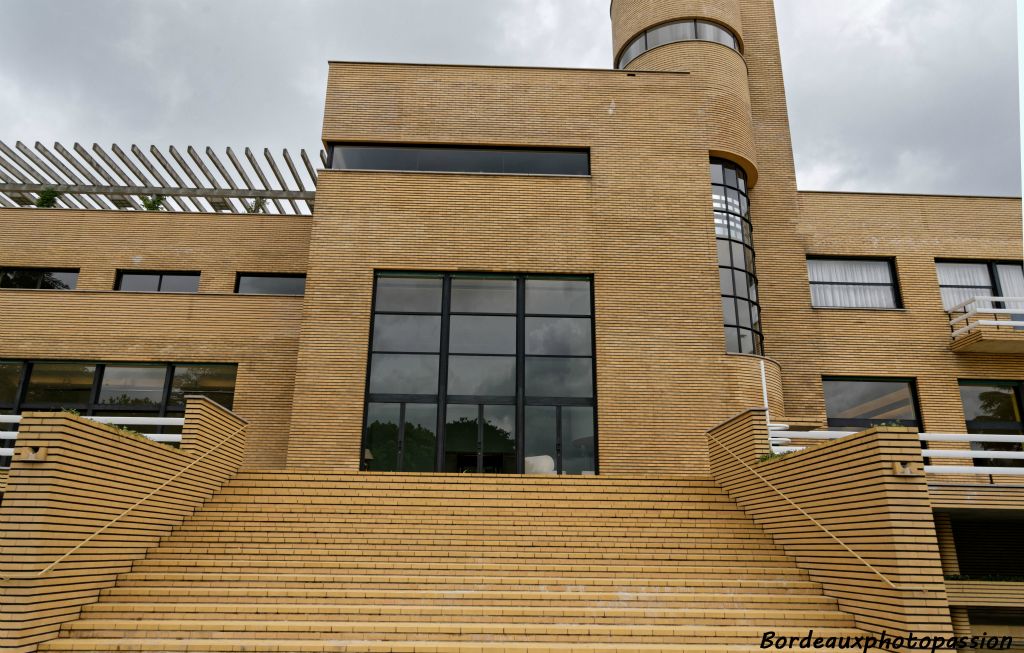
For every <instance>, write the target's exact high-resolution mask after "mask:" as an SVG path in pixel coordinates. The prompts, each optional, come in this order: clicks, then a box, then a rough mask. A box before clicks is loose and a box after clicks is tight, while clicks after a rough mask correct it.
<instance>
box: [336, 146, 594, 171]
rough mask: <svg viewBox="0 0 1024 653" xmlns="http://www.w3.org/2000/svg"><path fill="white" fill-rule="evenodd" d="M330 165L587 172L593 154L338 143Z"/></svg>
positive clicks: (347, 167)
mask: <svg viewBox="0 0 1024 653" xmlns="http://www.w3.org/2000/svg"><path fill="white" fill-rule="evenodd" d="M331 166H332V167H333V168H335V169H341V170H398V171H422V172H466V173H491V174H539V175H543V174H550V175H588V174H590V169H589V168H590V153H589V152H588V151H586V150H519V149H504V148H473V147H409V146H377V145H358V146H354V145H335V146H333V156H332V164H331Z"/></svg>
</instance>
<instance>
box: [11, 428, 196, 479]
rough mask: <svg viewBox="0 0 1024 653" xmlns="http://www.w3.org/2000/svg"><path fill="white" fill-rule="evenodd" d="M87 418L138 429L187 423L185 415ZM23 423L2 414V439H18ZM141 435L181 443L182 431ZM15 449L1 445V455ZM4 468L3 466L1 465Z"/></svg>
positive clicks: (153, 439) (171, 442) (166, 441)
mask: <svg viewBox="0 0 1024 653" xmlns="http://www.w3.org/2000/svg"><path fill="white" fill-rule="evenodd" d="M82 417H84V418H85V419H91V420H92V421H94V422H99V423H101V424H112V425H114V426H123V427H128V428H131V430H133V431H136V430H137V429H135V428H134V427H136V426H142V427H147V426H149V427H159V426H183V425H184V424H185V418H184V417H127V416H125V417H121V416H118V415H104V416H102V417H100V416H98V415H97V416H87V415H83V416H82ZM20 423H21V415H0V429H3V430H0V440H17V439H18V431H17V430H16V429H17V425H18V424H20ZM139 435H142V436H144V437H147V438H149V439H150V440H152V441H153V442H163V443H164V444H180V443H181V434H180V433H143V432H139ZM13 455H14V449H13V448H12V447H0V457H3V456H13ZM0 469H2V467H0Z"/></svg>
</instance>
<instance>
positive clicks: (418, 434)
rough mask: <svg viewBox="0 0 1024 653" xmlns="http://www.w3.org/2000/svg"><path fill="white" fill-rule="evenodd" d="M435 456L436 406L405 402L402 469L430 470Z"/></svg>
mask: <svg viewBox="0 0 1024 653" xmlns="http://www.w3.org/2000/svg"><path fill="white" fill-rule="evenodd" d="M436 456H437V406H436V405H435V404H406V405H405V430H404V431H403V433H402V471H403V472H432V471H434V467H435V462H436V461H435V458H436Z"/></svg>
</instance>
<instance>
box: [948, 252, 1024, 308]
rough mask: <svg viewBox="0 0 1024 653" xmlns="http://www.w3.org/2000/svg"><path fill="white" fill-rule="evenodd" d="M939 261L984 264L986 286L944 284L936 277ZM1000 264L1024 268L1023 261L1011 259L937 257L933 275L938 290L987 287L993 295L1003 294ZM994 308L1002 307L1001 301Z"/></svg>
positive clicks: (999, 295)
mask: <svg viewBox="0 0 1024 653" xmlns="http://www.w3.org/2000/svg"><path fill="white" fill-rule="evenodd" d="M939 263H951V264H954V265H955V264H958V263H959V264H964V265H984V266H985V267H986V269H987V270H988V286H962V285H957V284H944V283H942V280H941V279H938V271H939V267H938V264H939ZM1000 265H1016V266H1019V267H1021V268H1024V261H1020V260H1011V259H971V258H937V259H935V276H936V279H938V281H939V290H940V291H941V290H942V289H943V288H964V289H966V288H977V289H982V288H987V289H988V292H990V293H991V294H992V296H993V297H1002V296H1003V284H1002V282H1001V281H1000V280H999V266H1000ZM997 304H998V305H997V306H995V308H1002V307H1003V306H1002V302H997Z"/></svg>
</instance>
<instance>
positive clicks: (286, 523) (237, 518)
mask: <svg viewBox="0 0 1024 653" xmlns="http://www.w3.org/2000/svg"><path fill="white" fill-rule="evenodd" d="M318 517H319V519H318ZM197 524H198V525H208V526H219V525H221V524H223V525H228V526H230V527H233V528H238V527H243V528H259V527H263V526H266V525H267V524H273V525H275V526H279V527H280V528H283V529H287V528H291V527H292V526H293V525H294V526H295V527H303V526H305V527H309V526H315V525H322V526H327V527H332V528H333V527H340V526H344V525H359V526H361V527H362V528H363V529H366V528H371V527H373V528H387V527H389V526H412V525H415V524H420V525H425V524H433V525H436V526H438V527H442V528H454V527H460V526H461V527H473V528H475V527H487V526H489V527H490V528H494V529H498V530H499V531H501V530H504V531H506V532H508V531H515V532H521V531H522V530H523V529H531V530H532V529H537V530H559V531H561V532H566V531H568V532H589V533H601V532H602V530H603V529H604V528H609V529H626V530H628V529H632V528H647V529H650V530H651V531H652V532H666V531H673V530H675V531H689V532H691V533H693V532H696V533H704V534H710V533H714V532H715V531H719V532H721V531H723V530H724V529H730V530H731V529H734V528H739V529H749V528H751V521H750V519H749V518H748V517H746V516H745V515H743V514H742V513H735V514H734V515H731V516H729V517H720V518H715V517H714V515H709V514H707V513H700V514H694V515H689V516H687V515H682V516H680V515H666V514H650V512H648V514H647V515H646V516H644V515H640V516H639V517H625V516H621V515H619V516H615V515H614V514H610V513H601V514H596V515H590V516H587V517H580V516H578V515H576V514H575V513H572V514H570V512H569V511H567V512H562V513H557V512H556V513H551V514H546V515H541V514H533V515H529V514H523V515H512V514H510V513H502V512H490V511H486V510H473V509H471V508H469V509H466V510H465V511H464V513H463V514H458V515H452V514H442V513H441V512H440V511H424V512H422V513H416V514H399V513H391V514H385V513H383V512H381V511H380V510H377V511H372V510H367V511H365V512H352V511H348V512H346V511H339V512H337V513H331V512H326V511H325V512H321V513H316V512H311V513H306V512H299V511H292V512H265V511H261V510H259V509H257V508H250V509H248V510H246V509H243V508H237V509H235V510H227V511H224V510H220V511H214V510H204V511H201V512H198V513H196V514H195V515H194V516H193V517H190V522H189V525H190V526H192V525H197ZM652 524H657V528H652V526H651V525H652ZM560 527H561V528H560ZM275 530H277V529H275Z"/></svg>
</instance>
